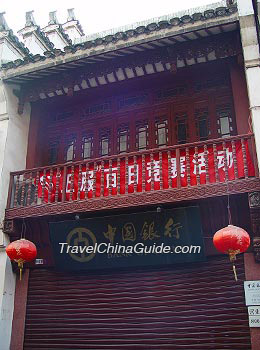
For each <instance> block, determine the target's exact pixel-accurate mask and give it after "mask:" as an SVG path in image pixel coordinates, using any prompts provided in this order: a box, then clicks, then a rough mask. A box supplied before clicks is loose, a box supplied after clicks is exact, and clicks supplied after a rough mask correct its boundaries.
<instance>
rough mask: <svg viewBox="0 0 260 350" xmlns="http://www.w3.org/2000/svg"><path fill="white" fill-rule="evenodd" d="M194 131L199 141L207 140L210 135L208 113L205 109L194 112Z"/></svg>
mask: <svg viewBox="0 0 260 350" xmlns="http://www.w3.org/2000/svg"><path fill="white" fill-rule="evenodd" d="M195 120H196V130H197V136H198V139H199V140H200V141H203V140H207V139H208V137H209V135H210V124H209V111H208V108H207V107H204V108H199V109H196V110H195Z"/></svg>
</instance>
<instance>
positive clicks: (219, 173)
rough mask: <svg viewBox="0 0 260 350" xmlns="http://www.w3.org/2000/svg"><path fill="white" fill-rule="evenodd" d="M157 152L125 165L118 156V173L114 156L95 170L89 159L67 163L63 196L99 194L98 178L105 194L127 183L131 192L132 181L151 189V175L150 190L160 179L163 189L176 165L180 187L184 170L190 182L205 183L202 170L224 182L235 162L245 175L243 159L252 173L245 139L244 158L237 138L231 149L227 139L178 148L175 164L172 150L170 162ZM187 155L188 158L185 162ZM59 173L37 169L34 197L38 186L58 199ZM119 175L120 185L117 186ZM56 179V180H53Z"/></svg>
mask: <svg viewBox="0 0 260 350" xmlns="http://www.w3.org/2000/svg"><path fill="white" fill-rule="evenodd" d="M225 153H226V156H225ZM161 155H162V156H161V158H162V159H161V161H160V159H159V152H157V153H154V154H153V159H151V155H149V154H147V155H145V159H144V161H143V162H142V157H141V155H139V156H136V164H134V157H129V158H128V164H127V166H126V163H125V158H122V159H121V160H120V166H119V169H120V170H119V174H118V164H117V160H116V159H115V160H113V161H112V162H111V164H112V166H111V169H110V168H109V161H104V163H103V164H104V167H103V169H102V166H101V162H97V163H96V169H95V171H94V163H89V164H88V168H87V170H86V164H82V165H81V171H80V170H79V165H75V166H74V172H72V166H68V167H67V174H66V187H65V192H66V194H65V199H66V200H69V199H70V198H71V199H72V200H77V199H85V198H92V197H100V195H101V183H102V181H103V188H104V189H103V195H104V196H108V195H109V190H110V193H111V194H112V195H116V194H117V193H118V190H120V194H125V193H126V184H127V183H128V185H127V186H128V193H132V192H134V184H135V183H136V189H137V192H142V187H143V186H144V188H145V191H151V188H152V185H151V183H152V177H153V183H154V190H159V189H160V182H161V184H162V188H163V189H167V188H169V181H171V187H173V188H176V187H177V177H178V176H177V175H178V174H177V171H178V169H179V172H180V186H181V187H186V186H188V173H189V179H190V180H189V181H190V185H191V186H196V185H198V184H206V174H208V180H209V183H215V182H225V181H226V173H227V175H228V179H229V180H234V179H235V162H236V168H237V177H238V178H244V177H245V170H244V162H246V165H247V169H248V176H254V175H255V172H254V166H253V163H252V160H251V157H250V154H249V150H248V144H247V142H245V156H246V160H244V159H243V152H242V145H241V142H240V141H237V142H236V143H235V150H234V151H233V152H232V146H231V142H227V143H226V150H225V151H224V150H223V148H222V145H221V144H220V145H217V146H216V149H215V154H214V149H213V146H208V147H207V150H206V151H205V150H204V148H203V147H198V151H197V154H195V148H190V149H189V153H188V157H187V155H186V152H185V150H181V151H180V154H179V165H178V166H177V163H178V159H177V158H176V150H172V151H170V162H169V159H168V153H167V152H161ZM234 155H235V157H234ZM187 159H189V162H188V161H187ZM169 163H170V169H169ZM206 166H207V168H206ZM225 166H226V167H227V170H225ZM126 169H127V173H126ZM63 177H64V176H63V170H61V171H60V172H59V173H57V169H55V170H53V173H52V174H50V171H49V170H48V171H46V173H45V176H44V174H43V172H41V173H40V178H39V182H38V197H42V189H43V188H44V201H45V202H48V201H50V202H54V201H55V194H56V196H57V198H58V201H61V199H62V186H63ZM119 179H120V186H118V181H119ZM57 180H59V181H58V182H57ZM35 184H36V180H35ZM49 192H50V193H49ZM48 198H49V200H48Z"/></svg>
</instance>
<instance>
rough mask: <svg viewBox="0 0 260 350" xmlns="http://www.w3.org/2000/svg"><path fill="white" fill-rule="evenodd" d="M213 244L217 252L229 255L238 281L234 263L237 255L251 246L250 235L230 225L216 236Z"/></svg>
mask: <svg viewBox="0 0 260 350" xmlns="http://www.w3.org/2000/svg"><path fill="white" fill-rule="evenodd" d="M213 243H214V246H215V247H216V249H217V250H219V251H220V252H222V253H226V254H228V255H229V259H230V261H231V262H232V263H233V271H234V275H235V279H236V281H237V274H236V268H235V264H234V261H235V260H236V255H237V254H240V253H243V252H245V251H246V250H247V248H248V247H249V246H250V236H249V234H248V233H247V232H246V231H245V230H243V229H242V228H240V227H237V226H233V225H228V226H227V227H224V228H222V229H221V230H219V231H217V232H216V233H215V234H214V237H213Z"/></svg>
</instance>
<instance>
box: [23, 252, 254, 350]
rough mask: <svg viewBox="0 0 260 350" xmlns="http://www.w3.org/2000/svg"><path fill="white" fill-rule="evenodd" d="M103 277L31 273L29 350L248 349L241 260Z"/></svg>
mask: <svg viewBox="0 0 260 350" xmlns="http://www.w3.org/2000/svg"><path fill="white" fill-rule="evenodd" d="M237 270H238V277H239V282H238V283H236V282H235V281H234V279H233V275H232V271H231V266H230V264H229V263H228V259H227V257H225V258H223V257H220V258H214V259H210V260H209V261H207V262H205V263H199V264H192V265H182V266H172V267H167V268H161V269H146V270H145V269H139V270H136V271H133V270H131V271H116V272H111V271H107V272H105V273H102V274H97V273H96V274H88V275H87V274H86V273H85V274H72V273H61V272H56V271H53V270H41V269H38V270H37V269H35V270H32V271H31V273H30V280H29V290H28V304H27V315H26V327H25V341H24V350H40V349H46V350H47V349H48V350H52V349H69V350H76V349H88V350H92V349H113V350H116V349H120V350H124V349H156V350H161V349H173V350H183V349H187V350H210V349H214V350H224V349H229V350H231V349H232V350H235V349H242V350H249V349H251V346H250V333H249V328H248V317H247V309H246V307H245V302H244V294H243V280H244V270H243V257H239V260H238V262H237Z"/></svg>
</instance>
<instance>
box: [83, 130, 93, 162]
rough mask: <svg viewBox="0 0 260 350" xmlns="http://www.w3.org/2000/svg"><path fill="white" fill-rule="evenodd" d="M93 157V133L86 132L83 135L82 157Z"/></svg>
mask: <svg viewBox="0 0 260 350" xmlns="http://www.w3.org/2000/svg"><path fill="white" fill-rule="evenodd" d="M92 157H93V135H92V134H84V135H83V137H82V158H83V159H90V158H92Z"/></svg>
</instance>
